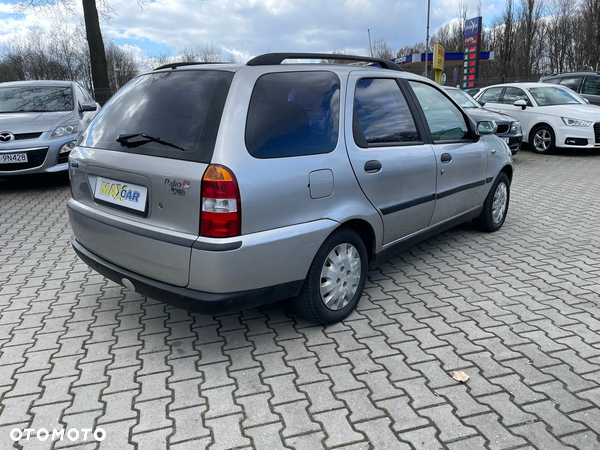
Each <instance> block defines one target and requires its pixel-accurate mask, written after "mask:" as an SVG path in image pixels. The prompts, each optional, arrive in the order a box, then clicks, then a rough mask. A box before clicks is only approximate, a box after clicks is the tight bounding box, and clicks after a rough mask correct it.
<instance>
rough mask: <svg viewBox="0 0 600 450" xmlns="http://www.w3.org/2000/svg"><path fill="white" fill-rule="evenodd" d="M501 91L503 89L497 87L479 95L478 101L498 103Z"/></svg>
mask: <svg viewBox="0 0 600 450" xmlns="http://www.w3.org/2000/svg"><path fill="white" fill-rule="evenodd" d="M502 89H504V88H501V87H497V88H491V89H488V90H487V91H485V92H484V93H483V94H482V95H481V97H480V98H479V101H481V102H484V103H500V94H501V93H502Z"/></svg>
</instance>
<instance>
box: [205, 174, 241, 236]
mask: <svg viewBox="0 0 600 450" xmlns="http://www.w3.org/2000/svg"><path fill="white" fill-rule="evenodd" d="M241 218H242V217H241V203H240V190H239V187H238V183H237V181H236V179H235V176H234V175H233V172H232V171H231V170H229V169H228V168H226V167H223V166H219V165H210V166H208V168H207V169H206V172H205V173H204V177H203V178H202V212H201V213H200V236H206V237H231V236H238V235H240V234H241V228H242V227H241V223H242V221H241Z"/></svg>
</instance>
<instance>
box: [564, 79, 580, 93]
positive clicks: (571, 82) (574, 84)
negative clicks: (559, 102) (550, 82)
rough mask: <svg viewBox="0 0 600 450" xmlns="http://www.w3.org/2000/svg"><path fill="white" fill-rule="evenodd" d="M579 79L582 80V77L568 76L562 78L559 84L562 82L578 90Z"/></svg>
mask: <svg viewBox="0 0 600 450" xmlns="http://www.w3.org/2000/svg"><path fill="white" fill-rule="evenodd" d="M579 80H581V77H566V78H563V79H562V80H560V83H559V84H562V85H563V86H566V87H568V88H570V89H573V90H574V91H575V92H577V88H578V87H579Z"/></svg>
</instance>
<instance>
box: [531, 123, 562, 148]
mask: <svg viewBox="0 0 600 450" xmlns="http://www.w3.org/2000/svg"><path fill="white" fill-rule="evenodd" d="M540 130H547V131H548V132H549V133H550V148H549V149H548V150H546V151H545V152H542V151H539V150H538V149H536V148H535V145H534V144H533V140H534V139H535V135H536V133H537V132H538V131H540ZM530 141H531V142H530V145H531V149H532V150H533V151H534V152H535V153H539V154H540V155H548V154H549V153H552V152H553V151H554V150H555V149H556V136H555V135H554V130H553V129H552V128H550V127H549V126H547V125H538V126H537V127H535V128H534V129H533V131H532V132H531V138H530Z"/></svg>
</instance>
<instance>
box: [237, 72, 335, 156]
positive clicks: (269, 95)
mask: <svg viewBox="0 0 600 450" xmlns="http://www.w3.org/2000/svg"><path fill="white" fill-rule="evenodd" d="M339 117H340V80H339V78H338V77H337V75H336V74H334V73H333V72H325V71H323V72H280V73H271V74H267V75H263V76H262V77H260V78H259V79H258V81H257V82H256V85H255V86H254V91H253V92H252V98H251V100H250V107H249V110H248V121H247V123H246V146H247V148H248V151H249V152H250V154H251V155H252V156H254V157H255V158H282V157H288V156H301V155H315V154H318V153H328V152H330V151H332V150H333V149H334V148H335V146H336V145H337V140H338V129H339Z"/></svg>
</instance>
